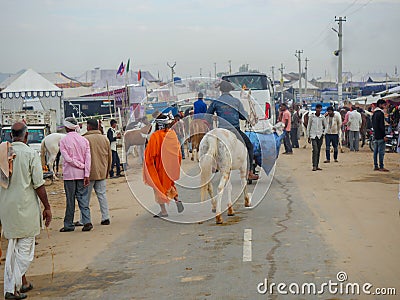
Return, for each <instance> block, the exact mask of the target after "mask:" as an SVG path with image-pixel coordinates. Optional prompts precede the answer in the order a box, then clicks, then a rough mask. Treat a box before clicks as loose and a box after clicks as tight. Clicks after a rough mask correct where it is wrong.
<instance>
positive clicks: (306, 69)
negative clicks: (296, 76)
mask: <svg viewBox="0 0 400 300" xmlns="http://www.w3.org/2000/svg"><path fill="white" fill-rule="evenodd" d="M309 61H310V60H309V59H308V58H307V57H306V59H305V62H306V66H305V67H304V70H305V71H304V72H305V75H304V76H305V83H304V95H305V96H306V97H307V95H308V94H307V82H308V79H307V78H308V76H307V71H308V67H307V63H308V62H309Z"/></svg>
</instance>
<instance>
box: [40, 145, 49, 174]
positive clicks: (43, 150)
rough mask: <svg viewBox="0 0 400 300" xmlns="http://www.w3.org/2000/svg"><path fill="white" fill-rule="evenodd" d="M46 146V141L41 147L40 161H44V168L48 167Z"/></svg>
mask: <svg viewBox="0 0 400 300" xmlns="http://www.w3.org/2000/svg"><path fill="white" fill-rule="evenodd" d="M46 151H47V150H46V145H45V141H44V140H43V141H42V143H41V145H40V159H41V161H42V167H46V166H47V162H46Z"/></svg>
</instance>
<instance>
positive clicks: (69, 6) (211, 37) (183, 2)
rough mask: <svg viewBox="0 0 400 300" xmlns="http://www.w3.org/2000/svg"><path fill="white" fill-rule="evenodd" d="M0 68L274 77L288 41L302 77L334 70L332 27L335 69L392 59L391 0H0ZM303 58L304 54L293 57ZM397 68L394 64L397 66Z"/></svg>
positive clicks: (288, 62)
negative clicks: (248, 71) (245, 70)
mask: <svg viewBox="0 0 400 300" xmlns="http://www.w3.org/2000/svg"><path fill="white" fill-rule="evenodd" d="M0 4H1V12H2V13H1V15H2V26H1V27H0V34H1V40H2V43H1V44H2V46H1V54H2V55H1V61H0V72H2V73H15V72H17V71H19V70H21V69H27V68H33V69H34V70H36V71H38V72H56V71H62V72H64V73H66V74H67V75H70V76H76V75H80V74H82V73H84V71H86V70H89V69H93V68H95V67H100V68H102V69H117V68H118V66H119V64H120V63H121V61H124V62H125V63H126V61H127V60H128V58H130V59H131V68H133V70H137V69H139V68H140V69H142V70H150V71H151V72H152V73H153V75H155V76H157V73H158V72H159V73H160V76H161V77H162V78H163V79H167V77H170V75H169V74H170V73H169V68H168V67H167V65H166V63H167V62H170V63H171V64H172V63H173V62H175V61H176V63H177V65H176V68H175V71H176V75H177V76H181V77H187V76H199V74H200V69H201V70H202V75H203V76H204V75H209V74H210V73H211V74H212V75H214V63H216V66H217V72H220V71H227V70H228V68H229V64H228V61H229V60H231V61H232V69H233V71H237V70H238V67H239V66H240V65H241V64H249V67H250V68H252V69H258V70H260V71H262V72H266V73H268V74H271V66H275V67H276V68H275V77H278V75H277V73H278V71H277V69H278V67H279V66H280V64H281V63H283V64H284V66H285V72H290V71H293V72H297V71H298V63H297V59H296V57H295V56H294V54H295V51H296V50H304V53H303V54H302V59H305V58H306V57H307V58H308V59H309V63H308V70H309V78H312V77H316V76H324V75H325V74H327V75H330V76H332V77H333V78H334V77H336V74H337V57H335V56H333V51H334V50H336V49H337V47H338V37H337V34H336V33H335V32H334V31H333V30H332V29H331V28H332V27H334V28H338V25H337V23H336V22H335V16H347V21H346V22H345V23H344V24H343V54H344V58H343V65H344V66H343V71H351V72H353V73H355V74H357V73H366V72H388V73H389V74H394V70H395V66H398V67H399V68H400V59H399V53H400V39H399V25H400V22H399V18H400V17H399V16H400V0H347V1H345V0H247V1H245V0H230V1H225V0H223V1H219V0H169V1H161V0H113V1H110V0H84V1H83V0H68V1H67V0H65V1H61V0H24V1H23V0H0ZM302 64H303V67H304V60H303V62H302ZM399 72H400V70H399Z"/></svg>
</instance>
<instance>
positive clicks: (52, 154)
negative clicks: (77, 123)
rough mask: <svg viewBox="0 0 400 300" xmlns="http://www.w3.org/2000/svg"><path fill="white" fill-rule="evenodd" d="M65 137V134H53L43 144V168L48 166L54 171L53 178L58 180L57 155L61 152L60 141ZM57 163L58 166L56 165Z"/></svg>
mask: <svg viewBox="0 0 400 300" xmlns="http://www.w3.org/2000/svg"><path fill="white" fill-rule="evenodd" d="M63 137H65V134H64V133H57V132H55V133H51V134H49V135H48V136H46V137H45V138H44V139H43V141H42V144H41V159H42V166H43V167H44V166H48V167H49V170H50V169H52V171H53V178H55V179H58V178H57V176H56V174H57V172H56V171H58V161H57V162H56V158H57V154H58V152H59V151H60V141H61V139H62V138H63ZM55 162H56V164H55Z"/></svg>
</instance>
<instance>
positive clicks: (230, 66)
mask: <svg viewBox="0 0 400 300" xmlns="http://www.w3.org/2000/svg"><path fill="white" fill-rule="evenodd" d="M228 62H229V74H232V61H231V60H228Z"/></svg>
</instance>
